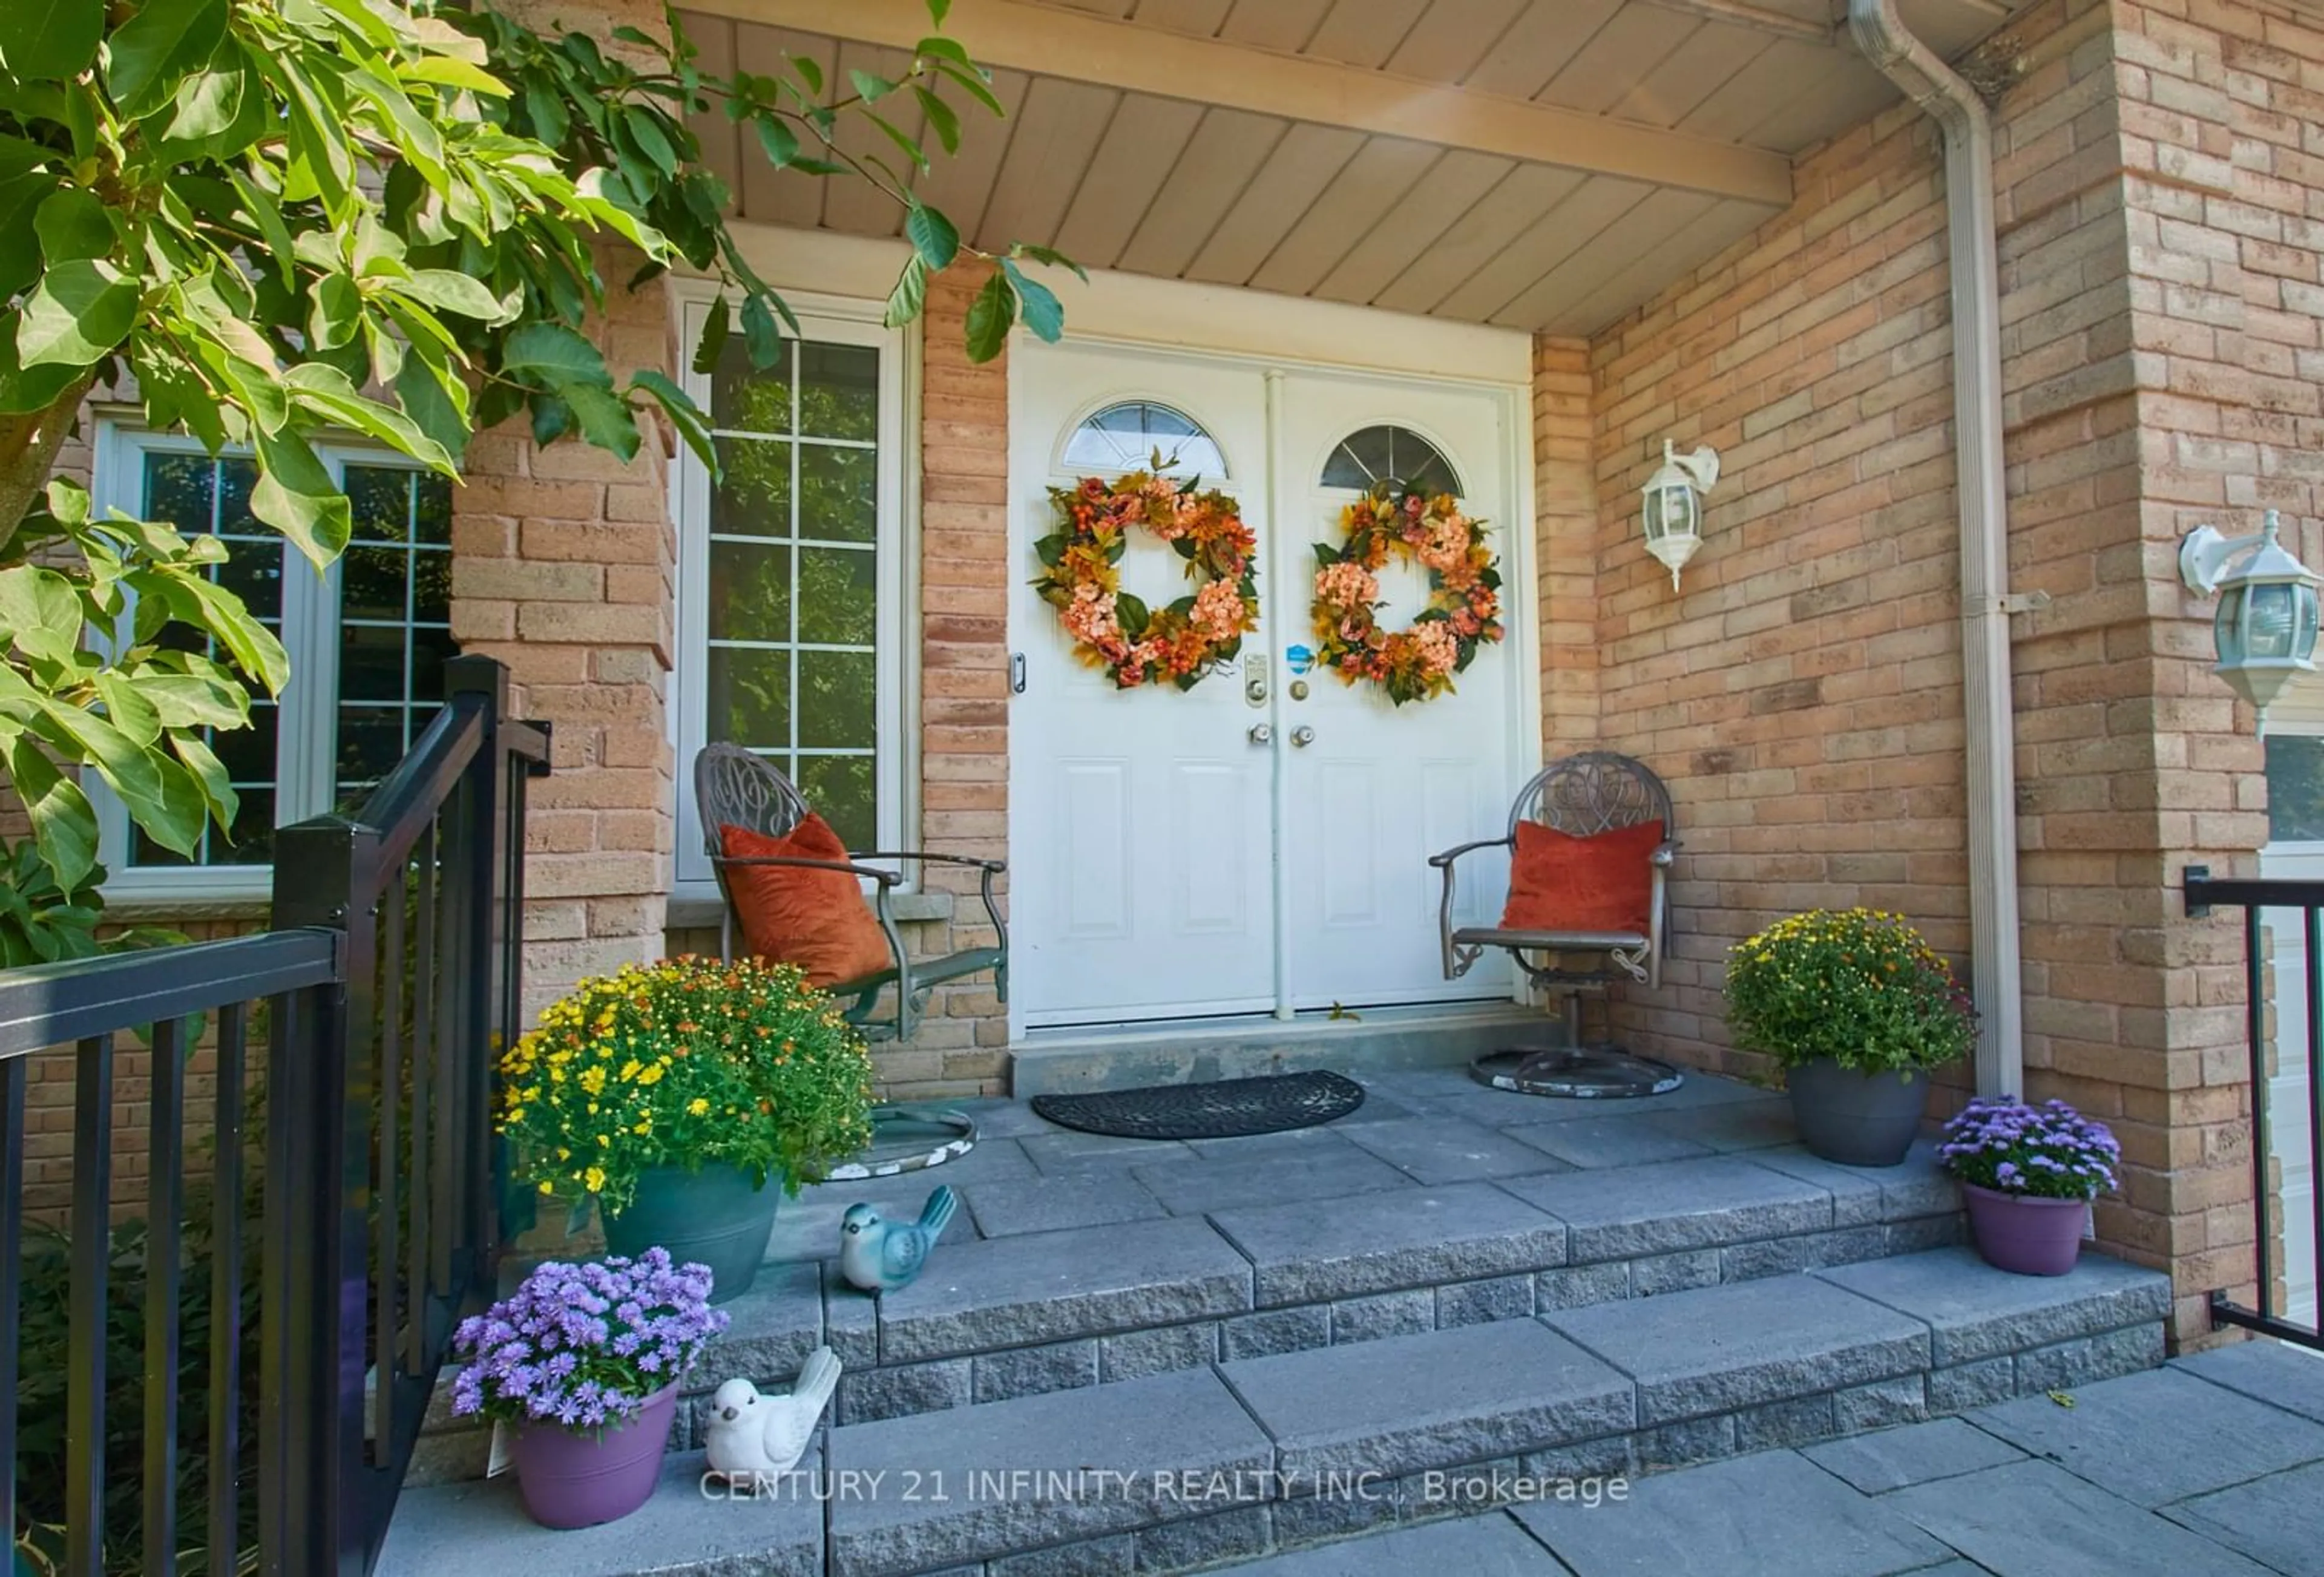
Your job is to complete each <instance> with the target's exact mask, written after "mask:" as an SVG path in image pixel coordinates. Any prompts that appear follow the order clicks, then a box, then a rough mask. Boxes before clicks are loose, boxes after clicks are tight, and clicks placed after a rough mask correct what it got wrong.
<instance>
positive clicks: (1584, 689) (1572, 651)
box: [1511, 337, 1598, 759]
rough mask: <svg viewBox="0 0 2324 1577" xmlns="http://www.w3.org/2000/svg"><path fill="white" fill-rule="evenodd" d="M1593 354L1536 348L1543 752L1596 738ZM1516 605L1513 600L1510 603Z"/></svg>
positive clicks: (1554, 344) (1547, 342)
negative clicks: (1591, 366) (1591, 361)
mask: <svg viewBox="0 0 2324 1577" xmlns="http://www.w3.org/2000/svg"><path fill="white" fill-rule="evenodd" d="M1594 442H1595V434H1594V432H1593V430H1592V426H1591V379H1590V346H1589V342H1588V341H1586V340H1578V339H1550V338H1547V337H1535V340H1534V346H1533V457H1534V544H1535V546H1534V572H1535V574H1534V585H1535V605H1534V607H1533V608H1531V609H1525V608H1523V607H1516V608H1513V609H1512V610H1511V616H1512V617H1516V618H1528V617H1529V618H1532V619H1533V620H1535V627H1536V628H1537V629H1539V631H1540V632H1541V713H1542V719H1541V722H1542V753H1543V756H1544V758H1545V759H1552V758H1554V757H1557V756H1561V755H1569V754H1571V753H1572V752H1574V751H1576V750H1582V749H1586V748H1588V747H1589V746H1591V745H1592V744H1595V743H1596V742H1597V739H1598V493H1597V484H1596V480H1595V478H1594V477H1593V476H1592V475H1591V457H1592V453H1593V447H1594ZM1513 600H1514V599H1513Z"/></svg>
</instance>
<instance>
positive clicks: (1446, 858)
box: [1428, 838, 1514, 871]
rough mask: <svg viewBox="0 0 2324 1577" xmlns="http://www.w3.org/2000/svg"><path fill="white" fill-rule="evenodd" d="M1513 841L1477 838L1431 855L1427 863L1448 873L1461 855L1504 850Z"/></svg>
mask: <svg viewBox="0 0 2324 1577" xmlns="http://www.w3.org/2000/svg"><path fill="white" fill-rule="evenodd" d="M1513 841H1514V840H1512V839H1509V838H1479V839H1478V840H1477V841H1476V842H1475V843H1473V844H1459V845H1457V846H1455V847H1453V848H1450V849H1447V850H1445V851H1444V852H1443V853H1441V854H1431V855H1429V856H1428V862H1429V863H1430V864H1431V865H1434V867H1436V869H1438V870H1439V871H1450V870H1451V869H1452V862H1453V861H1455V860H1458V859H1459V858H1460V857H1461V856H1462V855H1463V854H1473V853H1476V852H1477V851H1478V850H1480V849H1506V848H1508V846H1509V844H1511V843H1512V842H1513Z"/></svg>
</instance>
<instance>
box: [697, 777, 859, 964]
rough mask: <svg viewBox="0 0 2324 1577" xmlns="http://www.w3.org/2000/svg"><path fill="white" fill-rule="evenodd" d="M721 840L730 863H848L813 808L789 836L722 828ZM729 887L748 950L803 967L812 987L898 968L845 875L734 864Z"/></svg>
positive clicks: (854, 884) (852, 880)
mask: <svg viewBox="0 0 2324 1577" xmlns="http://www.w3.org/2000/svg"><path fill="white" fill-rule="evenodd" d="M718 841H719V843H720V844H721V845H723V846H724V850H725V853H726V857H727V858H728V859H729V860H746V859H753V858H758V859H763V858H766V857H768V856H770V855H777V856H782V857H785V858H788V859H793V860H844V859H846V858H847V845H846V844H843V843H841V842H840V841H839V835H838V834H837V833H835V832H833V831H832V830H831V825H830V824H829V823H827V822H825V820H824V819H823V817H821V816H817V815H816V814H815V813H814V812H813V811H809V812H808V813H807V819H806V820H805V821H802V822H800V823H799V824H798V825H797V826H796V827H793V828H792V829H791V832H790V835H789V836H788V837H780V838H773V837H769V836H768V835H766V834H764V833H761V832H753V831H752V830H751V829H750V828H749V827H741V826H721V827H720V828H719V829H718ZM726 890H727V892H728V893H729V894H730V895H732V897H733V902H734V917H735V918H737V919H739V920H741V921H742V939H743V941H744V942H746V943H748V944H749V945H750V948H751V951H752V952H753V953H755V954H758V955H759V956H760V957H761V958H765V959H770V960H772V961H773V962H775V963H778V964H798V966H799V967H800V968H801V969H803V970H805V971H807V983H808V984H809V985H816V986H827V985H832V984H835V983H836V982H840V981H844V980H855V979H858V978H859V977H861V976H863V975H867V974H876V973H879V972H880V971H881V970H883V969H888V968H890V967H892V966H893V965H894V964H895V955H894V954H892V953H890V951H889V948H888V937H887V934H886V933H885V932H883V931H881V929H880V922H879V921H877V920H875V919H873V918H871V909H870V908H868V907H867V906H866V905H865V904H864V902H863V890H862V887H860V886H858V885H857V879H856V878H855V877H854V876H853V875H851V874H850V873H849V872H847V871H815V870H810V869H809V868H807V866H804V865H729V866H727V867H726Z"/></svg>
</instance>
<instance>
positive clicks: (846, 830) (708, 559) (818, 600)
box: [678, 319, 902, 880]
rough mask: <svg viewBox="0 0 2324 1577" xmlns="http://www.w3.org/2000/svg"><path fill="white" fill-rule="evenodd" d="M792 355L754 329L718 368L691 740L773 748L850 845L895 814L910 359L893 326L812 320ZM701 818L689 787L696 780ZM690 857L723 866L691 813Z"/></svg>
mask: <svg viewBox="0 0 2324 1577" xmlns="http://www.w3.org/2000/svg"><path fill="white" fill-rule="evenodd" d="M805 326H806V328H807V336H806V337H805V338H802V339H791V340H786V341H785V343H784V346H783V354H782V357H781V359H780V360H779V362H777V363H776V364H774V365H773V366H771V367H770V368H767V369H765V370H763V371H761V370H759V369H756V368H754V367H752V364H751V362H750V357H749V355H748V354H747V353H746V351H745V350H744V348H743V346H742V340H741V337H739V336H737V337H734V338H733V339H731V340H729V341H728V343H727V347H726V350H725V353H724V355H723V356H722V357H721V359H720V361H719V363H718V365H717V366H716V367H715V369H714V370H713V371H712V373H711V374H710V376H709V378H708V379H707V380H706V383H707V388H706V389H702V390H698V391H697V392H698V394H704V395H706V396H707V399H706V403H707V406H708V410H709V414H710V420H711V424H712V428H713V430H714V432H715V435H716V438H715V443H716V446H717V452H718V461H719V469H720V471H721V473H722V475H721V476H720V477H719V479H718V480H717V481H716V482H715V484H714V483H713V482H712V481H711V480H710V478H709V476H708V475H707V473H706V472H705V471H703V470H702V469H701V468H700V467H699V466H695V465H693V464H692V463H691V462H689V463H688V466H687V476H688V482H689V486H688V488H687V494H688V497H687V505H686V507H685V508H684V510H683V511H682V514H683V519H682V522H681V528H682V539H683V551H682V557H683V558H684V560H685V562H684V564H683V565H682V567H681V590H680V600H681V603H682V604H685V606H683V607H682V608H681V624H682V627H683V629H684V630H685V632H686V640H685V642H684V644H683V647H682V650H681V656H680V658H679V663H678V669H679V671H678V681H679V689H680V693H681V706H680V718H681V726H680V735H681V739H680V744H681V749H682V750H683V751H684V752H685V753H686V756H687V761H688V762H689V763H690V761H691V757H692V754H693V752H695V751H697V750H699V749H700V748H701V746H702V745H704V744H707V743H712V742H731V743H734V744H740V745H742V746H743V747H745V748H746V749H749V750H751V751H753V752H757V753H758V754H760V755H761V756H763V757H765V758H766V759H767V760H768V761H770V763H771V764H772V765H774V766H775V767H776V768H778V769H779V770H781V771H782V772H783V773H784V774H785V775H786V776H788V778H790V779H791V780H792V781H793V782H795V783H797V784H798V788H799V790H800V792H801V793H802V794H803V795H804V796H805V797H806V798H807V803H808V804H809V805H811V806H813V807H815V808H816V810H817V811H818V812H820V813H821V814H822V816H824V818H825V820H826V821H828V822H830V824H831V825H832V827H833V828H834V830H835V831H836V832H837V833H838V834H839V835H840V837H841V838H842V839H843V840H844V842H845V843H846V844H847V845H848V846H849V847H850V848H853V849H865V850H868V849H872V848H876V847H881V846H887V845H885V844H884V840H885V839H886V838H888V837H891V836H892V835H894V834H895V832H897V831H898V830H899V827H898V825H897V824H898V820H899V807H898V804H897V801H898V800H899V798H900V794H899V770H898V762H897V756H898V754H899V749H900V744H901V742H900V739H899V734H900V733H901V727H900V721H901V706H900V702H899V694H898V692H899V688H900V684H901V678H900V675H901V665H900V662H899V661H897V660H895V659H893V657H892V655H891V656H890V658H889V659H883V657H882V651H883V650H891V648H892V643H890V642H883V641H882V632H883V631H893V630H896V629H899V628H900V620H899V617H898V609H897V603H898V601H899V595H898V593H899V578H900V565H899V554H898V549H897V546H896V541H895V537H896V529H897V528H896V519H895V517H896V516H897V514H898V507H899V499H898V497H897V494H898V493H899V492H900V488H899V485H898V480H899V454H898V452H897V451H898V449H899V447H900V446H899V437H900V411H901V399H900V390H899V382H900V379H901V377H902V369H901V367H900V365H899V359H900V358H899V355H898V353H897V349H896V346H897V343H898V342H897V341H896V340H895V338H894V337H893V336H891V335H890V332H889V331H887V330H884V329H873V328H870V327H868V326H863V325H857V324H853V323H849V322H846V321H844V320H840V321H824V320H819V319H808V320H807V322H806V325H805ZM682 798H683V799H684V800H685V802H686V810H687V816H688V817H689V818H690V817H691V816H692V814H693V809H694V807H693V806H692V803H691V801H692V798H693V796H692V795H691V794H690V793H689V794H687V795H685V796H683V797H682ZM684 835H685V838H686V842H685V843H684V844H682V845H681V849H682V853H681V857H680V860H681V862H680V874H681V875H682V876H684V877H687V878H688V879H693V880H699V879H701V878H703V877H705V876H706V875H707V874H708V871H707V869H706V867H705V866H703V865H702V863H701V862H700V856H699V855H698V854H697V853H696V850H698V849H699V847H700V843H699V833H698V829H697V828H696V826H695V825H692V824H691V823H690V820H689V825H687V828H686V829H685V834H684Z"/></svg>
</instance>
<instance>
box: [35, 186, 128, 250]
mask: <svg viewBox="0 0 2324 1577" xmlns="http://www.w3.org/2000/svg"><path fill="white" fill-rule="evenodd" d="M32 229H33V232H34V234H36V235H39V237H40V240H41V255H42V256H43V257H45V258H47V259H48V260H49V263H50V266H51V267H54V266H55V265H56V264H58V263H71V262H74V261H76V260H78V259H82V258H91V257H103V256H105V255H106V254H107V253H110V252H111V251H112V250H113V243H114V240H115V236H114V234H113V220H112V219H111V218H110V217H108V216H107V215H106V211H105V204H104V203H103V202H102V201H100V200H99V199H98V198H97V194H96V193H95V192H92V191H85V190H83V189H81V188H79V187H77V186H63V187H59V188H58V189H56V190H54V191H52V192H51V193H50V194H49V196H48V199H47V200H46V201H44V202H43V203H42V204H41V208H40V212H39V213H38V214H36V215H34V216H33V219H32Z"/></svg>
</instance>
